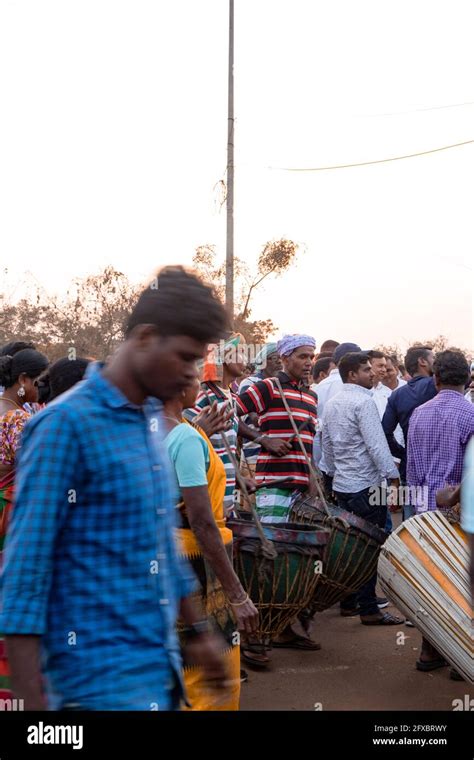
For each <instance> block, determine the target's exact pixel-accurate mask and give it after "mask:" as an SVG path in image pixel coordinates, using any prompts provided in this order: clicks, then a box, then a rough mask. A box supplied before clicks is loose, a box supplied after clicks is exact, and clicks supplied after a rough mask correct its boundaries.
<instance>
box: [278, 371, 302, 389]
mask: <svg viewBox="0 0 474 760" xmlns="http://www.w3.org/2000/svg"><path fill="white" fill-rule="evenodd" d="M277 378H278V379H279V381H280V383H281V384H282V385H291V386H292V388H298V389H302V388H306V387H307V386H306V385H304V383H302V382H301V381H300V382H299V381H298V380H292V379H291V377H290V376H289V375H287V374H286V372H283V370H280V372H278V373H277Z"/></svg>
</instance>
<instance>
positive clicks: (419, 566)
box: [378, 512, 474, 683]
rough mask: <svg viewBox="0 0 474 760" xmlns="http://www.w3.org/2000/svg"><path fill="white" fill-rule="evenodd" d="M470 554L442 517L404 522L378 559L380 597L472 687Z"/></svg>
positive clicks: (424, 516) (458, 532) (434, 515)
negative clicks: (398, 612) (385, 596)
mask: <svg viewBox="0 0 474 760" xmlns="http://www.w3.org/2000/svg"><path fill="white" fill-rule="evenodd" d="M468 566H469V550H468V545H467V540H466V536H465V535H464V534H463V532H462V530H461V528H460V526H459V525H452V524H451V523H449V522H448V520H447V519H446V517H445V516H444V515H443V514H442V513H441V512H424V513H423V514H420V515H416V517H412V518H410V519H409V520H407V521H405V522H404V523H402V524H401V525H400V527H399V528H397V530H396V531H394V532H393V533H392V534H391V536H390V537H389V538H388V539H387V541H386V543H385V545H384V546H383V548H382V552H381V554H380V559H379V566H378V572H379V580H380V585H381V587H382V588H383V590H384V593H385V594H386V595H387V597H388V598H389V599H391V601H392V602H393V603H394V604H395V605H396V606H397V608H398V609H399V610H400V612H402V613H403V614H404V615H406V617H407V618H408V619H409V620H411V622H412V623H414V625H415V626H416V627H417V628H418V629H419V630H420V631H421V633H422V634H423V636H424V637H425V638H426V639H428V641H429V642H430V643H431V644H432V645H433V646H434V647H435V648H436V649H437V650H438V651H439V652H440V653H441V654H442V655H443V657H444V658H445V659H446V660H447V661H448V662H449V663H450V664H451V665H452V666H453V667H454V668H456V670H457V671H458V672H459V673H460V674H461V675H462V676H463V678H465V679H466V680H467V681H470V683H474V655H473V649H474V647H473V638H472V633H471V630H472V629H471V619H472V617H473V610H472V607H471V598H470V586H469V572H468Z"/></svg>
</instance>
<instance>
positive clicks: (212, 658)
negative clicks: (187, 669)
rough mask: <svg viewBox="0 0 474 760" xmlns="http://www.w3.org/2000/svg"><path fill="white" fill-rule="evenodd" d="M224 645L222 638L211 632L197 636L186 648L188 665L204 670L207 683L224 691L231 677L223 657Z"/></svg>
mask: <svg viewBox="0 0 474 760" xmlns="http://www.w3.org/2000/svg"><path fill="white" fill-rule="evenodd" d="M223 645H224V640H223V638H222V637H221V636H216V635H215V634H214V633H210V632H209V633H203V634H201V635H200V636H196V638H194V639H192V640H191V641H188V642H187V644H186V645H185V647H184V659H185V662H186V664H189V665H196V666H198V667H200V668H202V669H203V671H204V678H205V680H206V682H207V683H208V685H209V686H211V687H212V688H215V689H224V688H225V687H226V681H227V680H228V678H229V675H230V674H229V673H228V671H227V668H226V665H225V659H224V657H223V655H222V652H223Z"/></svg>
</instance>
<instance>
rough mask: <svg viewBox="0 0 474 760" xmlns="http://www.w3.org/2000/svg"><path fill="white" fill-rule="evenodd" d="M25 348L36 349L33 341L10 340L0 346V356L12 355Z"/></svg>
mask: <svg viewBox="0 0 474 760" xmlns="http://www.w3.org/2000/svg"><path fill="white" fill-rule="evenodd" d="M25 348H32V349H33V350H35V349H36V346H35V345H34V344H33V343H26V342H25V341H24V340H12V341H10V343H6V344H5V345H4V346H2V347H1V348H0V356H14V355H15V354H17V353H18V352H19V351H23V350H24V349H25Z"/></svg>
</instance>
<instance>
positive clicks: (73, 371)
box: [48, 357, 90, 401]
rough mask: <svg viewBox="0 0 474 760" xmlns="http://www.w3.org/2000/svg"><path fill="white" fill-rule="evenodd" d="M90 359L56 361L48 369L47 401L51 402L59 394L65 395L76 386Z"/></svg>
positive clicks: (79, 358)
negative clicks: (48, 393) (48, 392)
mask: <svg viewBox="0 0 474 760" xmlns="http://www.w3.org/2000/svg"><path fill="white" fill-rule="evenodd" d="M88 364H90V359H83V358H82V357H78V358H77V359H67V358H63V359H58V360H57V361H56V362H54V364H52V365H51V367H50V368H49V373H48V374H49V387H50V395H49V398H48V401H52V400H53V399H55V398H56V397H57V396H60V395H61V393H65V392H66V391H68V390H69V388H72V387H73V385H76V383H78V382H79V381H80V380H82V378H83V377H84V375H85V372H86V369H87V365H88Z"/></svg>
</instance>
